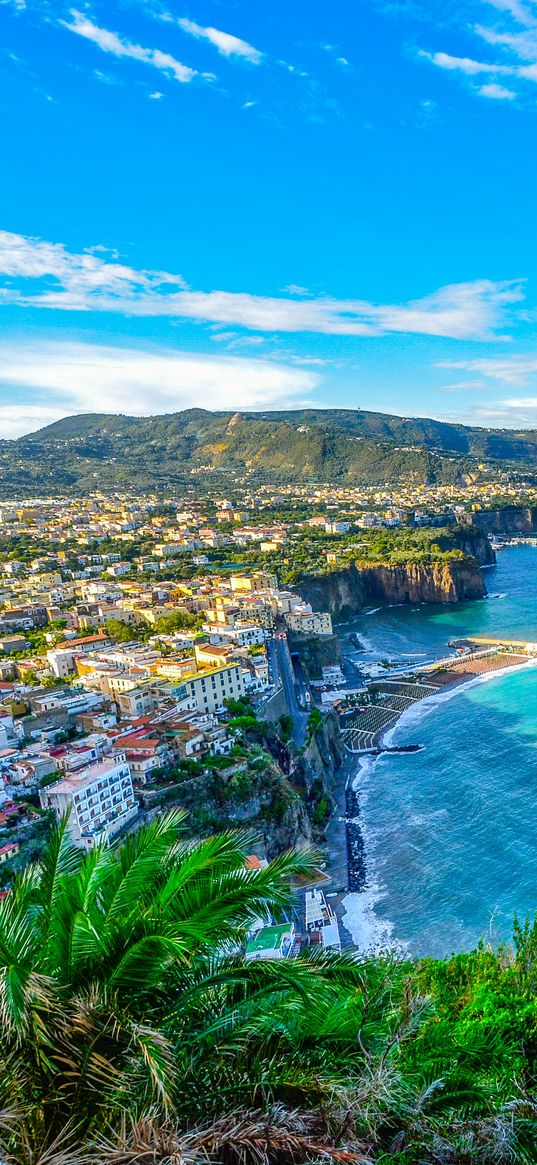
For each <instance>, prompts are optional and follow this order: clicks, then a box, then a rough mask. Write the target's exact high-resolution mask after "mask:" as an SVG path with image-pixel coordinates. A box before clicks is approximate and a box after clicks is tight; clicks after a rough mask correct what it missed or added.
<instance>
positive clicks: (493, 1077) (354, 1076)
mask: <svg viewBox="0 0 537 1165" xmlns="http://www.w3.org/2000/svg"><path fill="white" fill-rule="evenodd" d="M183 818H184V814H182V813H181V812H179V811H175V812H172V813H169V814H167V815H166V816H164V817H161V818H159V819H157V820H156V821H154V822H153V823H152V824H151V825H149V826H146V827H145V828H142V829H141V830H139V831H138V832H137V833H135V834H133V835H131V836H129V837H128V838H127V839H126V841H124V842H123V843H121V844H119V845H114V846H110V847H108V846H106V845H101V846H98V847H97V848H96V849H94V850H92V851H91V852H89V853H86V852H83V851H81V850H79V849H76V848H74V847H73V846H72V845H71V843H70V841H69V833H68V829H67V822H66V821H63V822H62V823H61V824H60V825H59V826H58V827H56V828H55V829H54V831H53V834H52V838H51V840H50V841H49V844H48V847H47V849H46V850H45V853H44V856H43V859H42V861H41V863H40V864H39V865H34V866H30V867H27V868H26V869H25V870H24V871H23V872H22V873H20V874H18V875H17V876H16V877H15V878H14V880H13V883H12V886H11V889H10V891H9V892H8V894H7V895H6V896H5V897H4V898H3V900H2V901H0V1027H1V1036H2V1038H1V1040H0V1093H1V1096H0V1160H1V1161H2V1165H4V1163H5V1165H114V1163H115V1165H135V1163H136V1165H172V1162H173V1163H174V1165H187V1162H188V1165H190V1163H191V1162H199V1163H200V1165H201V1162H207V1161H214V1162H217V1161H218V1162H225V1163H226V1165H239V1162H240V1163H241V1165H242V1163H245V1165H254V1163H255V1165H280V1163H282V1162H285V1163H289V1165H291V1163H294V1162H296V1163H300V1162H311V1163H312V1165H313V1162H320V1161H324V1162H326V1161H332V1162H334V1163H336V1162H338V1163H339V1165H343V1162H345V1163H348V1165H350V1163H351V1162H353V1163H355V1165H358V1163H360V1165H365V1163H366V1162H373V1161H375V1162H378V1163H379V1165H380V1163H382V1165H396V1163H397V1165H418V1163H420V1165H422V1163H426V1162H429V1163H431V1165H432V1163H433V1162H435V1163H438V1162H441V1163H442V1165H471V1162H473V1161H481V1162H483V1165H488V1163H490V1165H493V1163H498V1165H500V1163H504V1162H505V1165H507V1163H508V1162H518V1161H520V1162H521V1165H522V1163H524V1165H525V1163H526V1162H528V1163H529V1162H532V1161H535V1160H537V1122H536V1120H535V1114H536V1112H537V1100H536V1099H535V1095H534V1082H535V1079H536V1077H537V1047H536V1041H535V1024H536V1014H537V1010H536V1005H535V982H536V976H535V964H536V962H537V941H536V939H535V933H536V930H535V927H531V926H530V925H529V924H528V925H527V926H524V925H518V924H517V929H516V936H515V938H516V950H515V952H513V951H511V952H509V951H500V952H498V953H495V952H493V951H492V950H489V949H485V948H483V947H481V948H479V949H478V950H477V951H475V952H472V953H471V954H469V955H459V956H456V957H454V958H453V959H451V960H449V961H448V962H441V961H440V962H436V961H434V960H426V961H425V962H422V963H419V962H418V963H412V962H411V961H410V960H409V961H408V962H406V963H403V962H401V961H400V960H397V959H395V958H394V957H383V958H372V957H369V958H367V957H361V956H357V955H356V954H353V955H352V956H345V955H343V956H338V955H332V954H330V953H329V952H323V951H322V950H321V951H320V953H318V954H313V955H312V954H311V953H308V952H306V953H305V954H303V955H301V956H300V957H298V958H296V959H283V960H281V961H273V960H270V959H269V960H266V961H264V960H261V961H259V962H257V961H254V962H248V961H245V960H244V958H243V956H242V954H241V951H242V950H243V947H244V940H245V937H246V935H247V932H248V929H249V927H251V926H252V925H253V923H254V919H256V918H260V917H261V918H267V917H268V916H269V915H270V916H271V917H274V918H276V919H282V918H286V917H289V911H290V909H291V905H292V891H291V886H290V880H291V879H293V878H297V877H301V878H311V876H312V875H313V874H314V872H316V871H315V863H314V859H313V857H312V855H311V853H308V852H307V851H302V852H299V853H295V854H294V855H293V854H285V855H282V856H280V857H279V858H277V859H276V860H275V861H273V862H271V863H270V864H269V866H268V867H267V868H266V869H262V870H251V869H248V868H247V863H246V855H247V854H248V853H250V852H251V847H252V844H253V839H252V838H251V837H250V836H249V835H248V834H246V833H241V832H237V833H230V832H227V833H222V834H220V835H218V836H215V837H210V838H207V839H206V840H204V841H198V842H194V841H191V840H190V841H189V840H186V839H182V838H181V832H180V831H181V827H182V823H183Z"/></svg>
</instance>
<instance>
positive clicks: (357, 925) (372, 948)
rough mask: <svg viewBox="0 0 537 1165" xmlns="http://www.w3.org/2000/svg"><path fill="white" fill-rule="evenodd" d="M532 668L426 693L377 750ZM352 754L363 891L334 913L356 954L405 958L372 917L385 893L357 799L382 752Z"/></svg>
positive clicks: (384, 925)
mask: <svg viewBox="0 0 537 1165" xmlns="http://www.w3.org/2000/svg"><path fill="white" fill-rule="evenodd" d="M535 667H537V657H532V658H530V659H527V660H524V661H523V662H517V663H513V664H511V665H510V666H509V665H508V666H505V667H499V668H497V669H491V670H489V671H487V672H485V673H482V674H480V675H477V676H475V675H474V676H470V677H468V678H467V679H464V678H462V677H461V678H459V680H458V681H456V682H454V683H452V684H446V685H445V686H443V687H440V688H439V689H438V690H437V691H436V692H429V693H428V694H426V695H424V696H422V697H421V698H420V699H417V700H415V701H414V702H413V703H412V704H410V705H409V706H408V707H407V708H405V709H404V710H403V711H402V712H401V713H400V714H399V716H398V717H397V718H396V720H395V723H390V724H387V725H386V726H385V728H384V729H382V731H381V732H379V734H378V739H377V741H376V747H378V748H380V749H386V748H391V747H396V745H395V737H396V736H397V733H398V731H399V730H404V729H405V727H409V725H410V724H415V723H416V722H417V721H419V720H420V719H422V717H423V716H427V715H429V714H430V713H431V712H433V711H434V709H435V708H436V707H438V706H439V705H440V704H442V703H444V702H446V701H448V700H451V699H452V698H453V697H454V696H456V695H457V694H458V693H459V692H464V691H465V690H466V689H469V688H471V687H475V686H476V685H477V684H481V683H486V682H488V681H489V680H494V679H501V678H504V677H505V676H507V675H509V674H512V673H514V672H519V671H523V670H526V669H530V668H535ZM354 755H355V756H356V760H357V762H358V763H357V767H356V770H355V772H354V775H352V774H351V775H349V778H348V781H349V783H350V784H351V785H352V789H353V790H354V792H355V794H356V803H357V805H358V817H357V818H355V819H354V820H353V825H354V826H355V827H357V828H358V829H359V831H360V835H361V841H362V847H363V853H364V855H365V859H366V867H365V869H366V880H365V884H364V887H363V889H361V890H349V892H348V893H347V894H346V895H345V896H342V897H341V898H338V902H337V911H336V912H337V914H338V919H339V923H340V926H341V927H342V929H343V931H344V933H345V934H346V935H349V936H350V938H351V941H352V945H353V946H354V948H355V949H356V950H357V951H359V952H361V953H365V952H368V953H377V954H378V953H380V952H385V951H387V950H389V951H395V952H396V953H397V954H399V955H404V953H405V951H406V950H407V949H408V948H407V944H405V943H404V942H402V941H401V940H395V939H394V938H393V931H394V925H393V924H392V923H391V922H390V920H389V919H385V918H379V916H378V915H376V914H375V906H376V905H377V904H378V902H379V901H381V900H382V898H383V897H384V893H383V891H382V887H381V886H380V885H379V884H378V883H377V882H376V881H375V872H374V871H367V854H368V852H369V848H370V847H369V845H368V826H367V821H366V820H364V814H363V799H362V797H361V796H360V785H361V784H362V783H363V781H364V779H365V778H366V777H368V776H370V775H371V773H372V772H373V770H374V768H375V766H376V763H377V761H378V760H379V758H380V757H382V755H385V754H383V752H382V751H380V752H376V751H374V752H372V751H363V752H361V753H355V754H354ZM368 873H369V875H370V878H369V877H368Z"/></svg>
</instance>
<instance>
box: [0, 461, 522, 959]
mask: <svg viewBox="0 0 537 1165" xmlns="http://www.w3.org/2000/svg"><path fill="white" fill-rule="evenodd" d="M496 489H497V491H498V492H497V493H496V494H495V493H494V491H492V490H491V489H490V487H489V489H488V492H487V493H485V494H483V495H482V496H481V495H479V501H476V494H475V488H474V489H470V488H468V492H467V493H466V492H465V491H464V490H463V491H462V493H461V488H458V490H457V492H456V495H455V496H454V497H452V498H451V499H450V500H449V498H448V495H447V493H446V490H445V488H444V487H442V488H440V489H434V488H430V489H427V488H426V487H424V488H423V489H420V490H418V491H414V492H412V491H411V490H410V489H409V490H407V491H400V493H398V494H397V496H394V495H393V492H392V493H390V494H388V493H385V492H384V491H381V492H380V493H379V492H378V491H376V492H375V493H374V494H371V493H368V494H367V496H365V493H364V492H363V491H358V490H356V491H353V490H348V489H347V490H340V489H336V488H334V487H332V486H324V487H315V488H311V489H309V488H308V489H306V488H302V487H296V488H293V489H291V487H289V489H287V490H284V491H282V492H281V493H278V494H277V495H275V494H274V492H271V491H269V490H266V491H265V490H263V489H262V490H260V492H259V495H258V496H256V497H255V498H254V497H252V496H245V497H243V498H242V499H238V498H235V497H234V498H232V499H230V500H228V499H223V498H214V499H211V498H207V497H204V498H202V499H200V498H198V497H195V496H192V497H191V496H186V497H185V498H181V499H180V500H177V499H174V498H170V499H166V500H165V501H162V500H159V499H157V498H156V497H152V496H149V497H148V496H144V497H131V496H126V495H117V497H114V498H106V497H104V496H102V495H100V494H99V493H96V494H95V495H92V496H90V497H87V498H76V499H75V498H63V499H55V500H54V501H50V500H48V499H33V500H31V501H25V502H22V503H21V502H18V501H16V500H14V501H11V502H10V501H6V502H3V503H2V504H1V522H2V538H1V546H2V557H1V562H0V579H1V582H0V604H1V607H0V699H1V703H0V734H1V735H0V893H2V894H6V893H9V889H10V886H11V882H12V879H13V877H14V875H15V874H16V872H17V871H18V870H20V869H22V868H24V866H25V865H26V864H27V863H28V862H30V861H33V860H36V859H38V858H39V856H40V853H41V852H42V849H43V846H44V844H45V842H46V838H47V835H48V831H49V829H50V825H51V823H52V822H53V821H54V820H55V821H60V820H61V819H62V818H63V817H64V815H67V818H68V828H69V832H70V835H71V838H72V841H73V842H74V843H75V844H76V845H77V846H80V847H82V848H84V849H87V850H88V849H91V848H93V847H95V846H96V845H100V844H102V843H103V842H105V841H109V840H111V839H113V838H115V837H120V836H124V835H125V834H126V833H128V832H129V831H132V830H133V829H134V830H135V829H137V828H139V826H140V825H141V824H143V823H145V822H146V821H147V820H151V819H152V818H153V817H154V816H155V814H158V813H160V812H162V811H163V810H164V809H165V808H166V807H167V806H169V805H180V806H183V807H184V808H185V809H186V812H187V814H188V818H187V826H186V828H187V829H188V828H190V831H191V832H192V833H194V834H197V833H203V832H206V830H207V829H210V828H214V827H224V826H229V825H233V824H234V823H237V822H239V823H242V822H248V824H253V825H254V827H255V828H256V829H258V830H259V826H260V822H263V829H262V830H261V831H260V840H259V844H257V845H256V846H255V847H254V850H253V852H252V855H251V862H252V863H255V864H257V863H263V862H265V863H266V861H267V858H270V857H273V856H274V855H275V853H276V852H278V849H281V848H283V847H284V846H285V845H286V844H289V843H290V842H295V841H296V839H297V833H298V837H299V839H300V838H305V839H306V840H310V839H314V840H316V841H317V842H318V841H320V842H321V843H322V841H323V837H324V831H325V829H326V827H327V825H328V822H329V820H330V817H331V814H332V815H333V810H334V807H335V805H336V803H337V796H338V791H337V788H336V790H335V794H334V788H335V786H337V784H338V782H337V781H335V779H334V774H335V772H336V771H337V770H338V769H340V770H341V771H342V772H343V771H345V763H344V758H345V756H346V755H347V756H350V755H351V754H354V753H356V752H362V751H367V750H372V749H375V748H376V747H378V745H379V742H380V741H381V739H382V733H383V731H385V730H386V729H387V728H388V727H389V726H390V725H392V724H393V722H394V721H395V720H396V719H397V718H398V716H399V715H400V714H401V713H402V711H404V709H405V708H406V707H408V706H409V705H410V704H411V703H413V702H415V701H416V700H417V699H421V698H423V697H424V696H426V695H430V694H432V693H434V692H435V691H437V690H438V689H439V687H441V686H442V685H443V684H445V683H456V682H464V680H465V679H466V680H467V679H468V676H469V675H470V674H478V673H479V672H480V671H484V670H487V669H498V668H500V667H502V666H511V665H513V664H514V663H517V662H520V659H521V657H522V655H523V654H524V649H523V648H519V649H515V648H514V647H513V646H508V647H506V646H505V645H503V646H499V645H492V644H488V645H485V646H483V645H481V647H480V649H478V645H477V644H473V645H468V644H466V645H464V647H463V648H462V649H460V650H459V655H457V654H456V653H455V655H454V654H453V652H451V653H450V657H449V658H448V660H447V661H445V662H446V666H444V667H443V668H442V669H439V667H438V665H437V666H435V668H434V669H432V670H431V669H426V668H420V669H416V668H414V669H412V674H406V675H401V674H399V673H400V671H401V669H400V668H399V669H398V671H397V672H393V670H392V669H390V667H389V665H388V666H387V665H384V668H383V669H381V675H380V679H379V674H378V673H379V668H378V666H377V667H376V668H375V666H373V667H372V668H371V667H369V668H368V666H367V665H365V664H362V665H361V664H360V662H359V660H358V663H357V662H356V657H355V659H354V662H353V661H351V660H350V659H349V657H348V656H344V655H342V652H341V648H340V641H339V638H338V636H337V634H335V628H334V625H333V617H332V612H331V611H330V609H326V608H327V607H329V606H330V603H328V604H324V603H323V604H322V605H320V606H319V607H318V608H316V607H314V606H312V604H311V602H309V601H307V599H306V598H305V597H304V596H303V594H302V593H301V587H300V584H299V585H296V584H294V583H290V584H288V585H286V583H285V581H283V580H284V579H285V578H286V577H287V578H291V579H294V578H295V577H296V563H297V562H298V563H300V561H301V547H302V546H303V545H304V541H306V543H307V545H308V546H309V547H310V553H311V547H312V546H314V547H315V552H316V553H317V555H318V563H319V572H320V573H321V574H322V572H328V575H330V572H331V571H334V570H337V569H338V567H339V566H340V564H341V562H342V561H343V560H344V559H345V555H348V554H349V552H350V553H351V554H353V555H356V554H357V553H358V552H359V551H358V549H357V548H360V547H362V548H363V547H365V549H366V553H367V550H368V543H367V538H368V537H372V536H375V534H376V532H377V531H379V530H380V531H382V530H385V531H386V532H387V533H388V534H389V536H393V537H395V536H396V534H395V532H396V531H397V530H398V529H400V528H401V527H403V528H407V527H410V528H411V529H413V530H417V531H418V532H419V531H425V532H426V531H427V529H428V528H429V529H430V530H432V531H433V532H434V531H436V530H437V529H438V528H439V527H441V528H442V527H446V528H450V527H454V526H457V528H463V529H467V528H468V527H469V526H471V524H472V521H473V519H474V517H475V516H476V515H479V514H482V513H483V512H487V511H486V509H485V507H484V505H483V503H484V502H488V503H493V502H494V500H495V499H496V500H497V499H498V498H499V497H501V499H502V502H503V504H504V505H505V504H509V501H511V500H512V499H511V497H510V496H509V494H508V496H507V498H506V496H505V495H506V487H505V483H504V482H500V481H498V482H497V485H496ZM513 498H514V499H515V500H517V495H516V491H515V493H514V494H513ZM525 501H526V503H527V495H525ZM278 509H279V511H280V514H281V517H280V519H279V520H278V521H276V520H275V513H276V511H277V510H278ZM266 511H269V515H270V517H269V519H268V520H267V518H266V516H265V514H266ZM509 512H513V511H512V510H510V511H509ZM364 539H365V541H364ZM487 545H488V543H487ZM456 554H459V555H462V552H461V551H456ZM294 556H295V557H294ZM282 567H283V569H282ZM285 568H287V571H286V569H285ZM476 569H478V568H476ZM306 590H307V588H306ZM334 614H336V615H337V614H338V612H337V610H336V611H334ZM357 644H358V648H359V647H360V644H359V640H357ZM461 654H462V655H463V656H464V657H465V658H462V659H461V658H460V655H461ZM408 671H409V669H408V668H407V672H408ZM428 673H429V674H428ZM319 733H322V734H324V738H323V742H322V746H321V748H320V749H319V747H318V744H319V740H318V739H317V743H316V737H318V734H319ZM327 740H328V751H329V760H328V761H327V760H326V754H327ZM321 754H322V759H320V755H321ZM267 772H269V773H271V774H272V778H271V779H272V781H273V785H270V788H269V791H268V792H267V788H266V787H264V786H263V780H265V784H266V773H267ZM207 782H209V784H208V783H207ZM341 783H342V781H341V778H340V782H339V784H340V785H341ZM269 784H270V782H269ZM297 785H299V786H301V787H300V790H299V792H298V793H297V792H296V786H297ZM343 792H344V782H343V786H342V788H340V789H339V796H340V801H341V796H342V795H343ZM282 806H283V807H282ZM347 816H348V815H347ZM344 817H345V814H344V813H343V817H342V823H343V829H345V823H344ZM291 821H292V822H293V823H294V824H293V825H292V826H291V825H290V822H291ZM188 823H190V824H188ZM297 823H298V824H297ZM293 830H294V832H293ZM340 833H341V831H340ZM350 833H351V835H352V829H351V831H350ZM342 837H343V835H342V834H341V836H340V841H341V842H342V844H343V843H344V838H343V841H342ZM346 842H347V847H348V846H349V844H350V843H349V829H348V828H347V836H346ZM320 877H321V883H323V882H324V883H325V885H324V889H323V885H322V884H321V885H319V886H314V887H313V888H311V889H310V890H309V891H308V892H307V893H308V894H310V895H311V894H313V898H311V897H310V898H307V895H306V897H304V896H303V897H302V911H301V915H300V918H299V919H297V920H292V919H290V920H289V924H288V928H287V930H285V928H284V929H283V930H282V929H281V928H280V930H278V931H277V932H276V931H274V933H272V930H273V928H272V930H271V933H268V932H267V934H266V935H264V934H261V935H253V936H252V941H253V942H254V947H253V948H252V957H263V955H262V954H261V955H260V951H262V950H264V949H265V948H264V947H263V943H264V941H265V939H266V942H267V944H268V946H267V947H266V950H267V951H268V950H270V951H271V952H272V954H273V953H274V946H275V944H276V945H278V946H279V948H281V950H282V951H284V953H285V954H286V955H287V954H289V953H290V952H291V951H292V950H293V949H295V950H296V949H299V947H300V942H301V941H310V931H311V932H312V933H313V932H315V936H316V937H315V938H314V939H312V940H311V941H324V942H325V943H329V944H330V945H335V946H337V947H339V945H340V941H341V940H340V938H339V932H338V927H337V920H336V916H335V914H334V911H333V908H332V906H331V905H330V894H332V895H333V896H336V897H337V894H338V892H341V891H342V890H343V889H345V876H344V875H342V874H341V870H339V880H338V879H337V878H336V879H334V877H333V871H332V870H331V869H330V863H329V862H328V866H326V863H325V872H324V874H320ZM348 878H349V885H351V886H352V884H353V873H352V860H350V861H349V874H348ZM325 890H326V894H325ZM316 913H317V914H319V919H323V918H324V920H325V923H326V929H324V927H323V925H321V923H320V922H319V919H317V921H316V924H315V926H313V924H312V918H313V915H315V914H316ZM307 920H309V921H307ZM310 924H311V925H310ZM289 927H291V930H290V929H289ZM264 929H266V928H260V930H264ZM269 929H271V928H269ZM297 944H298V945H297ZM256 952H257V953H256ZM266 957H268V956H266Z"/></svg>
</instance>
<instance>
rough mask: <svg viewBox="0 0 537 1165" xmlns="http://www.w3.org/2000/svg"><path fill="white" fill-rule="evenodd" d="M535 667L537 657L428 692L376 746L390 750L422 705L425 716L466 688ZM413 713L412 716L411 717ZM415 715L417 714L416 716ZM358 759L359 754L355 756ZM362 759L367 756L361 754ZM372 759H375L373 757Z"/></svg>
mask: <svg viewBox="0 0 537 1165" xmlns="http://www.w3.org/2000/svg"><path fill="white" fill-rule="evenodd" d="M531 667H537V656H535V657H532V658H531V659H527V660H525V661H524V663H513V664H511V666H509V667H501V668H497V669H496V670H494V669H491V670H490V671H488V672H483V673H482V674H481V675H479V676H471V677H470V678H469V679H466V680H465V679H462V678H461V679H459V680H457V681H455V683H453V684H446V685H445V686H444V687H442V688H439V689H438V691H437V692H430V693H429V694H428V695H426V696H422V697H421V698H420V699H418V700H415V701H414V703H413V704H411V705H410V706H409V707H408V708H405V709H404V710H403V711H402V712H401V713H400V715H399V716H398V717H397V719H396V720H395V723H393V724H387V725H386V727H385V728H383V729H382V731H381V732H380V733H379V737H378V741H377V745H378V747H380V748H392V747H393V739H394V735H395V734H396V733H397V730H398V729H399V728H401V727H402V726H403V725H405V724H408V722H409V721H410V722H412V721H415V720H419V719H421V710H422V708H423V705H428V707H427V708H426V710H425V715H427V714H428V713H429V712H430V711H432V710H433V709H434V708H435V707H437V705H438V704H443V703H444V701H445V700H451V699H452V697H453V696H456V695H457V693H458V692H463V691H465V690H466V689H467V688H473V687H475V686H476V685H477V684H486V683H488V681H489V680H496V679H500V678H501V677H502V676H507V675H512V674H513V673H514V672H518V671H524V670H525V669H526V668H531ZM412 713H414V715H412ZM416 713H417V714H416ZM355 755H357V756H358V757H359V754H355ZM363 756H364V758H365V757H366V756H367V754H366V753H364V754H363ZM373 759H376V758H375V757H373Z"/></svg>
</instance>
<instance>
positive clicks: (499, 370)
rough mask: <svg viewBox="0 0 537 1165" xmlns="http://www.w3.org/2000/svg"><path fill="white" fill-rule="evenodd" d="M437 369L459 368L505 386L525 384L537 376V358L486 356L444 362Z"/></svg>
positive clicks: (529, 356)
mask: <svg viewBox="0 0 537 1165" xmlns="http://www.w3.org/2000/svg"><path fill="white" fill-rule="evenodd" d="M437 368H457V369H462V370H464V371H465V372H471V373H479V375H480V376H487V377H489V378H490V379H491V380H498V381H501V382H502V383H504V384H524V383H526V382H527V380H528V379H531V377H532V376H534V375H536V374H537V356H534V355H527V356H505V357H504V356H500V357H495V356H491V357H487V356H484V357H482V358H481V359H477V360H443V361H441V362H439V363H438V364H437Z"/></svg>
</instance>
